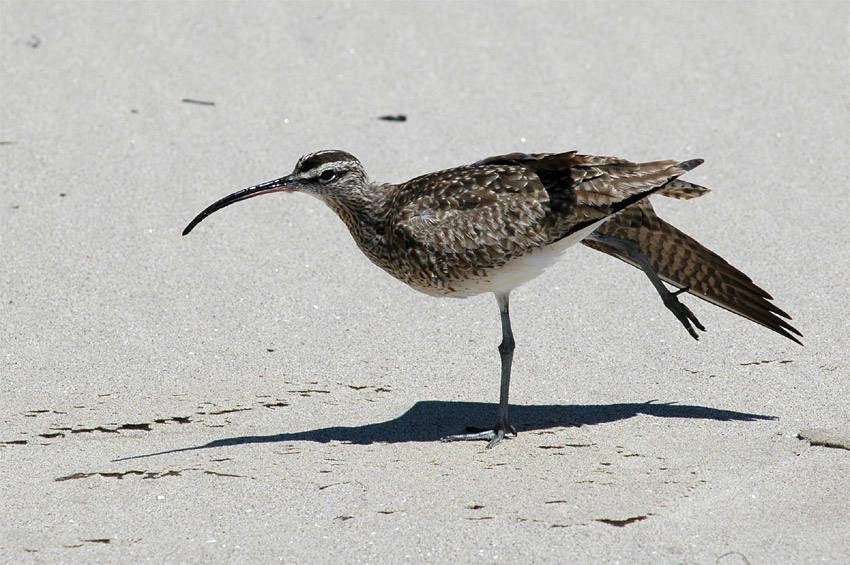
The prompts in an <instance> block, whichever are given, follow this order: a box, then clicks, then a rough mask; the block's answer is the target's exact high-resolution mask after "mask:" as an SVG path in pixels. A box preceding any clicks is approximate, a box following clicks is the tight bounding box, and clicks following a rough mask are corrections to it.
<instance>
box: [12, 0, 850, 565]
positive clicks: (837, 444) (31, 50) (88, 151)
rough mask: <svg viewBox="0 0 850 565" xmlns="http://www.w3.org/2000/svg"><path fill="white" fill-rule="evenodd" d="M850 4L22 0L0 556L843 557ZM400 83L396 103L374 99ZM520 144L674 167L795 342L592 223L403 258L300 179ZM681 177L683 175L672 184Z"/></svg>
mask: <svg viewBox="0 0 850 565" xmlns="http://www.w3.org/2000/svg"><path fill="white" fill-rule="evenodd" d="M848 29H850V3H848V2H846V1H839V2H754V3H738V2H722V3H714V2H709V3H667V2H615V3H611V2H544V3H531V2H528V3H525V2H519V3H513V2H495V3H471V2H469V3H430V2H413V3H407V2H404V3H402V2H399V3H389V2H364V3H357V2H330V3H321V2H298V3H277V2H232V3H225V2H113V3H108V2H56V3H52V2H24V1H20V2H18V1H10V0H2V2H0V91H2V101H1V102H0V257H2V261H1V262H2V268H0V426H2V428H0V517H2V520H0V563H15V564H18V563H270V562H285V563H290V562H291V563H358V562H374V563H404V562H413V563H420V562H426V563H449V562H452V563H500V562H505V563H529V562H534V563H624V564H628V563H653V564H654V563H667V564H688V565H696V564H700V565H702V564H705V565H713V564H720V565H743V564H751V565H756V564H776V563H780V564H781V563H794V564H806V563H836V564H839V563H850V511H848V508H850V322H848V320H850V282H848V281H850V227H848V217H850V188H849V187H850V173H848V171H850V167H848V155H850V94H848V93H850V37H848V34H847V30H848ZM387 115H390V116H395V115H404V116H405V117H406V121H390V120H382V119H379V118H380V117H381V116H387ZM326 148H338V149H344V150H346V151H349V152H351V153H353V154H354V155H357V156H358V157H359V158H360V159H361V161H362V162H363V164H364V166H365V167H366V169H367V171H368V172H369V173H370V175H371V176H372V178H375V179H380V180H386V181H396V182H398V181H403V180H406V179H408V178H411V177H414V176H416V175H419V174H423V173H426V172H430V171H434V170H439V169H443V168H448V167H451V166H455V165H460V164H465V163H469V162H472V161H475V160H477V159H480V158H483V157H486V156H489V155H495V154H499V153H507V152H513V151H523V152H549V151H568V150H572V149H576V150H579V151H581V152H583V153H591V154H598V155H617V156H619V157H623V158H627V159H631V160H634V161H650V160H659V159H683V160H684V159H691V158H698V157H699V158H703V159H705V164H704V165H702V166H701V167H699V168H698V169H696V170H694V171H692V172H691V173H689V174H688V177H687V178H688V179H689V180H692V181H693V182H697V183H699V184H702V185H705V186H707V187H709V188H711V189H712V192H711V193H710V194H708V195H706V196H705V197H703V198H699V199H696V200H692V201H669V200H667V199H658V198H657V199H655V200H654V204H655V206H656V210H657V211H658V212H659V215H661V216H662V217H663V218H665V219H666V220H667V221H669V222H670V223H672V224H674V225H676V226H677V227H679V228H680V229H682V230H683V231H685V232H687V233H688V234H690V235H692V236H693V237H695V238H697V239H698V240H699V241H701V242H702V243H704V244H705V245H707V246H708V247H710V248H711V249H713V250H714V251H716V252H718V253H719V254H721V255H722V256H723V257H725V258H726V259H727V260H728V261H730V262H731V263H732V264H733V265H735V266H737V267H739V268H741V269H742V270H743V271H744V272H746V273H747V274H748V275H749V276H751V277H752V278H753V280H754V281H755V282H756V283H757V284H759V285H761V286H762V287H764V288H765V289H766V290H767V291H768V292H770V293H771V294H772V295H773V296H774V297H775V299H776V304H777V305H778V306H779V307H781V308H783V309H784V310H787V311H788V312H789V313H790V314H791V315H792V316H793V318H794V320H793V323H794V325H795V326H796V327H797V328H799V329H800V331H801V332H802V333H803V334H804V335H805V337H804V338H803V341H804V342H805V347H801V346H798V345H796V344H794V343H792V342H791V341H789V340H787V339H784V338H782V337H781V336H778V335H776V334H773V333H772V332H770V331H768V330H767V329H764V328H762V327H760V326H757V325H755V324H752V323H750V322H747V321H746V320H744V319H742V318H739V317H737V316H735V315H733V314H731V313H729V312H726V311H724V310H720V309H718V308H716V307H714V306H712V305H710V304H708V303H706V302H702V301H700V300H698V299H696V298H694V297H692V296H686V297H685V298H684V299H683V300H684V301H685V302H686V303H687V304H688V305H689V306H690V307H691V308H692V309H693V310H694V312H695V313H696V315H697V316H698V317H699V319H700V320H701V321H702V322H703V323H704V324H705V326H706V327H707V328H708V331H707V332H705V333H704V334H703V337H702V339H700V341H698V342H697V341H694V340H693V339H692V338H691V337H690V336H688V334H687V332H685V331H684V330H683V328H682V327H681V326H680V325H679V323H678V322H677V321H676V320H675V319H674V318H673V317H672V316H671V315H670V313H669V312H667V310H666V309H665V308H664V307H663V305H662V303H661V301H660V300H659V299H658V296H657V294H656V293H655V291H654V290H653V288H652V286H651V285H650V284H649V282H648V281H647V280H646V278H645V277H644V276H643V274H642V273H640V272H639V271H638V270H636V269H633V268H631V267H629V266H628V265H626V264H624V263H621V262H619V261H617V260H615V259H612V258H610V257H608V256H605V255H602V254H600V253H597V252H595V251H592V250H590V249H588V248H585V247H583V246H578V247H576V248H575V249H572V250H570V251H569V252H568V254H566V255H565V257H564V259H563V261H561V262H560V263H559V264H557V265H556V266H555V267H552V268H551V269H550V270H549V271H547V272H546V273H545V274H544V275H543V276H541V277H539V278H537V279H535V280H534V281H532V282H531V283H529V284H527V285H525V286H523V287H521V288H519V289H518V290H516V291H515V292H514V293H513V294H512V302H511V308H512V312H511V313H512V317H513V324H514V332H515V334H516V338H517V344H518V345H517V351H516V355H515V359H514V375H513V382H512V389H511V401H512V407H511V415H512V420H513V423H514V424H515V425H516V427H517V428H518V429H519V436H518V437H517V438H515V439H514V438H511V439H509V440H507V441H504V442H503V443H502V444H501V445H499V446H498V447H497V448H496V449H492V450H485V449H484V446H485V444H483V443H453V444H445V443H441V442H440V441H439V438H440V437H441V436H444V435H446V434H451V433H457V432H461V431H463V430H464V428H465V427H466V426H469V425H475V426H487V425H490V424H491V423H492V421H493V419H494V418H495V410H496V403H497V401H498V371H499V356H498V353H497V351H496V345H497V344H498V342H499V339H500V333H499V331H500V330H499V317H498V312H497V309H496V304H495V301H494V300H493V297H492V295H483V296H479V297H474V298H470V299H467V300H453V299H435V298H431V297H428V296H425V295H422V294H419V293H417V292H415V291H413V290H411V289H409V288H407V287H406V286H405V285H403V284H401V283H399V282H398V281H396V280H395V279H393V278H391V277H390V276H388V275H386V274H385V273H383V272H382V271H381V270H380V269H378V268H376V267H375V266H374V265H372V264H371V263H370V262H369V261H368V260H367V259H366V258H365V257H364V256H363V255H362V254H361V253H360V252H359V251H358V249H357V248H356V246H355V244H354V242H353V241H352V239H351V237H350V235H349V234H348V233H347V230H346V228H345V226H344V225H343V224H342V222H340V221H339V220H338V219H337V218H336V216H335V215H334V214H333V212H331V210H329V209H328V208H327V207H325V206H324V205H323V204H322V203H321V202H320V201H318V200H316V199H313V198H310V197H309V196H306V195H302V194H294V195H292V194H284V195H280V194H278V195H272V196H265V197H262V198H257V199H253V200H250V201H248V202H244V203H240V204H238V205H236V206H233V207H231V208H227V209H226V210H223V211H221V212H218V213H217V214H215V215H214V216H212V217H210V218H208V219H207V220H206V221H205V222H204V223H203V224H201V225H200V226H199V227H198V228H196V230H195V231H194V232H193V233H192V234H191V235H190V236H188V237H185V238H184V237H181V235H180V234H181V231H182V229H183V228H184V226H185V225H186V224H187V223H188V222H189V220H191V219H192V217H194V215H195V214H197V213H198V212H200V211H201V210H202V209H203V208H204V207H206V206H207V205H208V204H210V203H212V202H214V201H215V200H217V199H219V198H221V197H222V196H225V195H227V194H229V193H231V192H234V191H236V190H238V189H240V188H243V187H246V186H250V185H253V184H257V183H260V182H263V181H266V180H270V179H274V178H277V177H280V176H283V175H285V174H288V173H289V172H290V171H291V170H292V167H293V166H294V164H295V162H296V160H297V159H298V157H300V156H301V155H302V154H304V153H308V152H311V151H315V150H318V149H326ZM664 200H667V201H664Z"/></svg>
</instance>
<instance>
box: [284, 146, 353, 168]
mask: <svg viewBox="0 0 850 565" xmlns="http://www.w3.org/2000/svg"><path fill="white" fill-rule="evenodd" d="M355 160H356V159H355V158H354V157H353V156H352V155H351V154H350V153H346V152H345V151H339V150H336V149H332V150H329V151H319V152H318V153H313V154H312V155H307V156H306V157H304V158H303V159H302V161H301V162H300V163H299V164H298V167H297V168H298V170H300V171H302V172H305V171H311V170H314V169H317V168H319V167H321V166H322V165H326V164H327V163H334V162H338V161H355Z"/></svg>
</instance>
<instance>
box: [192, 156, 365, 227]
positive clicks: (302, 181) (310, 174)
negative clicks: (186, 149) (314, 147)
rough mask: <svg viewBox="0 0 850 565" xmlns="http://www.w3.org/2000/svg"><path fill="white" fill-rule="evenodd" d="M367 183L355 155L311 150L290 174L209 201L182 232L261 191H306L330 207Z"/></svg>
mask: <svg viewBox="0 0 850 565" xmlns="http://www.w3.org/2000/svg"><path fill="white" fill-rule="evenodd" d="M368 185H369V182H368V179H367V177H366V173H365V172H364V171H363V165H361V164H360V161H358V160H357V158H356V157H355V156H354V155H351V154H350V153H346V152H345V151H339V150H336V149H331V150H325V151H318V152H316V153H310V154H309V155H305V156H303V157H301V159H299V160H298V163H296V165H295V170H293V171H292V173H291V174H289V175H287V176H285V177H281V178H279V179H275V180H273V181H269V182H265V183H263V184H258V185H256V186H252V187H250V188H245V189H242V190H240V191H238V192H234V193H233V194H231V195H229V196H225V197H224V198H222V199H221V200H219V201H217V202H215V203H213V204H211V205H209V206H208V207H207V208H206V209H205V210H204V211H203V212H201V213H200V214H198V215H197V216H196V217H195V219H194V220H192V221H191V222H189V225H188V226H186V229H184V230H183V235H186V234H188V233H189V232H190V231H192V230H193V229H194V228H195V226H196V225H198V224H199V223H201V221H202V220H203V219H204V218H206V217H207V216H209V215H210V214H212V213H213V212H216V211H218V210H221V209H222V208H224V207H225V206H230V205H231V204H234V203H236V202H240V201H242V200H246V199H248V198H253V197H255V196H260V195H261V194H270V193H272V192H296V191H297V192H306V193H307V194H312V195H313V196H315V197H316V198H318V199H319V200H322V201H323V202H325V203H326V204H328V205H329V206H331V208H337V207H338V206H339V205H340V204H341V203H344V202H345V201H346V200H348V199H350V198H351V197H353V196H354V195H356V194H357V193H359V192H360V191H362V190H363V189H364V188H366V187H368Z"/></svg>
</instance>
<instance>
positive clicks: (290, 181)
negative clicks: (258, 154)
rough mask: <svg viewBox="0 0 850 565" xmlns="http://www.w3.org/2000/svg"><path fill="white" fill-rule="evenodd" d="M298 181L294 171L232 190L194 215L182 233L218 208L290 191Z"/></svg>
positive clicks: (191, 228)
mask: <svg viewBox="0 0 850 565" xmlns="http://www.w3.org/2000/svg"><path fill="white" fill-rule="evenodd" d="M298 184H299V181H298V179H296V178H295V173H293V174H291V175H287V176H285V177H282V178H279V179H275V180H272V181H269V182H264V183H263V184H258V185H257V186H252V187H250V188H244V189H242V190H240V191H239V192H234V193H233V194H231V195H230V196H225V197H224V198H222V199H221V200H219V201H218V202H216V203H214V204H210V205H209V206H207V207H206V209H205V210H204V211H203V212H201V213H200V214H198V215H197V216H195V219H194V220H192V221H191V222H189V225H188V226H186V229H184V230H183V235H186V234H188V233H189V232H190V231H192V230H193V229H194V228H195V226H197V225H198V224H200V223H201V221H202V220H203V219H204V218H206V217H207V216H209V215H210V214H212V213H213V212H216V211H218V210H221V209H222V208H224V207H225V206H230V205H231V204H234V203H236V202H240V201H242V200H247V199H248V198H254V197H255V196H260V195H261V194H271V193H272V192H292V191H293V190H296V189H297V188H298Z"/></svg>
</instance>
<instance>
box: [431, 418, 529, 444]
mask: <svg viewBox="0 0 850 565" xmlns="http://www.w3.org/2000/svg"><path fill="white" fill-rule="evenodd" d="M506 433H511V434H513V436H514V437H516V436H517V433H516V428H515V427H513V426H512V425H511V423H510V422H504V423H499V424H496V425H495V426H494V427H493V429H490V430H482V431H480V432H471V433H468V434H457V435H453V436H446V437H444V438H442V439H441V441H478V440H487V441H488V442H489V443H488V444H487V449H493V448H494V447H495V446H496V445H498V443H499V442H500V441H502V439H504V437H505V434H506Z"/></svg>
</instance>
